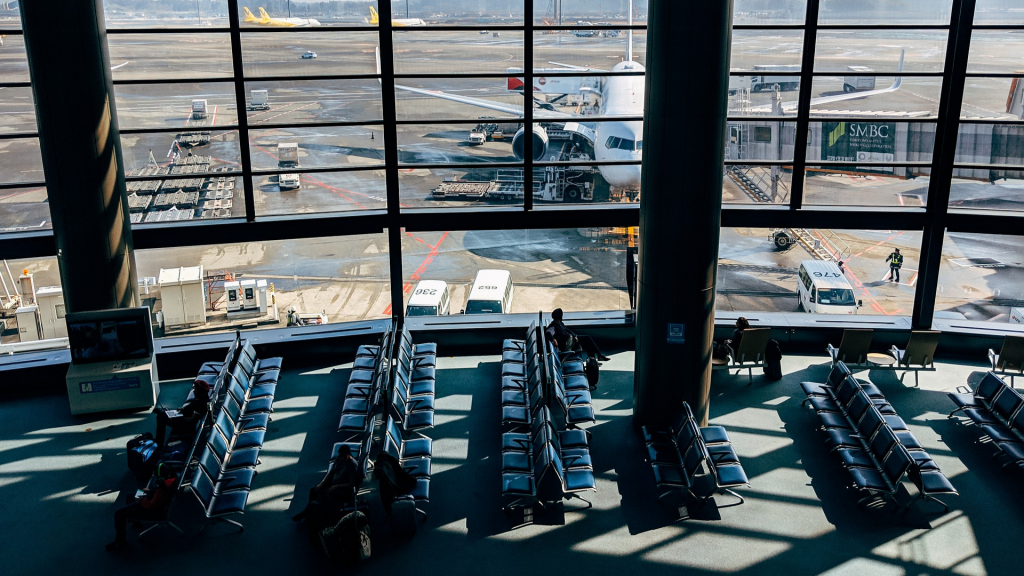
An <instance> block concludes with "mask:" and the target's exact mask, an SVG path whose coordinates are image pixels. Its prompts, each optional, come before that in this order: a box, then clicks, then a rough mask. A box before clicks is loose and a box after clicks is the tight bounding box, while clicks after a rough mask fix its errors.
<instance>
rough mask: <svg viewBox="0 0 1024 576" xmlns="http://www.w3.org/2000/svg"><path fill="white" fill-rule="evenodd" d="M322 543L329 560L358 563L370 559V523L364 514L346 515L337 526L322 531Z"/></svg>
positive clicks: (352, 513)
mask: <svg viewBox="0 0 1024 576" xmlns="http://www.w3.org/2000/svg"><path fill="white" fill-rule="evenodd" d="M320 543H321V545H323V548H324V552H325V553H326V554H327V557H328V558H331V559H332V560H339V561H346V562H352V561H358V560H368V559H369V558H370V522H369V520H368V519H367V518H366V515H365V514H363V513H362V512H358V511H357V512H351V513H349V514H346V515H345V517H343V518H342V519H341V520H340V521H338V523H337V524H335V525H334V526H331V527H329V528H324V529H323V530H321V531H320Z"/></svg>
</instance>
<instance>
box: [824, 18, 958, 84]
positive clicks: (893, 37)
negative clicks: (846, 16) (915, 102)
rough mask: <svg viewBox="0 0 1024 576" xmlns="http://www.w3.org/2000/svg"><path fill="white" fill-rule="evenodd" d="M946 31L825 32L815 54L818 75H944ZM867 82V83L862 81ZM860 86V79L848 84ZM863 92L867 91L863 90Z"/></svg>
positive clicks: (850, 81) (851, 80) (852, 77)
mask: <svg viewBox="0 0 1024 576" xmlns="http://www.w3.org/2000/svg"><path fill="white" fill-rule="evenodd" d="M947 37H948V33H947V32H946V31H945V30H857V31H839V30H821V31H819V32H818V36H817V46H816V48H815V52H814V71H815V72H849V73H851V74H860V75H867V76H871V73H872V72H889V73H892V72H898V71H899V70H900V68H899V66H900V59H901V57H902V59H903V70H906V71H907V72H937V73H942V68H943V66H944V65H945V59H946V38H947ZM861 82H862V83H863V81H861ZM846 83H847V84H849V85H851V87H858V88H860V87H859V86H858V84H857V77H854V76H851V78H850V79H849V80H848V81H847V82H846ZM860 89H863V88H860Z"/></svg>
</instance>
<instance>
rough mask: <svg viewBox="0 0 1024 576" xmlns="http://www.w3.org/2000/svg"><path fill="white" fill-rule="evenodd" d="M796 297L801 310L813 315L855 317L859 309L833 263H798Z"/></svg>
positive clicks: (851, 291)
mask: <svg viewBox="0 0 1024 576" xmlns="http://www.w3.org/2000/svg"><path fill="white" fill-rule="evenodd" d="M797 294H798V297H799V298H800V309H801V310H803V311H804V312H810V313H812V314H856V313H857V308H858V306H860V304H859V303H858V302H857V299H856V298H855V297H854V295H853V286H851V285H850V281H849V280H847V279H846V275H845V274H843V272H842V271H841V270H840V269H839V266H837V265H836V264H835V263H834V262H825V261H823V260H804V261H803V262H801V263H800V270H799V280H798V281H797Z"/></svg>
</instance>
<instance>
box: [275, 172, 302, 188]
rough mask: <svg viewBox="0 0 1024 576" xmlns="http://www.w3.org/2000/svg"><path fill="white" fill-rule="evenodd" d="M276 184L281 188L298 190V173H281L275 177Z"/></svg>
mask: <svg viewBox="0 0 1024 576" xmlns="http://www.w3.org/2000/svg"><path fill="white" fill-rule="evenodd" d="M277 185H278V187H279V188H281V190H298V189H299V175H298V174H281V175H280V176H278V177H277Z"/></svg>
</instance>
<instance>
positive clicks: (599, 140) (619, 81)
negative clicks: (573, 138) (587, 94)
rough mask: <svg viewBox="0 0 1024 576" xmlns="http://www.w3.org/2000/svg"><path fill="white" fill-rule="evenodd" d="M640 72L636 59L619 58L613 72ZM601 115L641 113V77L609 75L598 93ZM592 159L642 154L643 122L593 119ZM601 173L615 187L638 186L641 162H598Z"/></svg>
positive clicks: (636, 158)
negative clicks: (629, 60) (608, 163)
mask: <svg viewBox="0 0 1024 576" xmlns="http://www.w3.org/2000/svg"><path fill="white" fill-rule="evenodd" d="M623 71H633V72H643V71H644V67H643V65H641V64H640V63H638V62H620V63H618V64H616V65H615V66H614V67H613V68H612V72H623ZM600 114H601V115H602V116H636V117H642V116H643V115H644V77H643V76H610V77H608V78H607V80H606V81H605V84H604V91H603V93H602V95H601V108H600ZM595 124H596V125H597V126H596V127H595V129H594V131H595V133H596V138H595V140H594V160H597V161H599V162H605V161H609V160H611V161H621V160H635V161H639V160H641V159H642V158H643V137H644V123H643V122H642V121H639V120H628V121H609V122H595ZM599 170H600V172H601V176H603V177H604V179H605V180H606V181H608V184H610V185H612V186H615V187H616V188H625V189H630V190H639V189H640V166H639V165H628V166H601V167H600V168H599Z"/></svg>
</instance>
